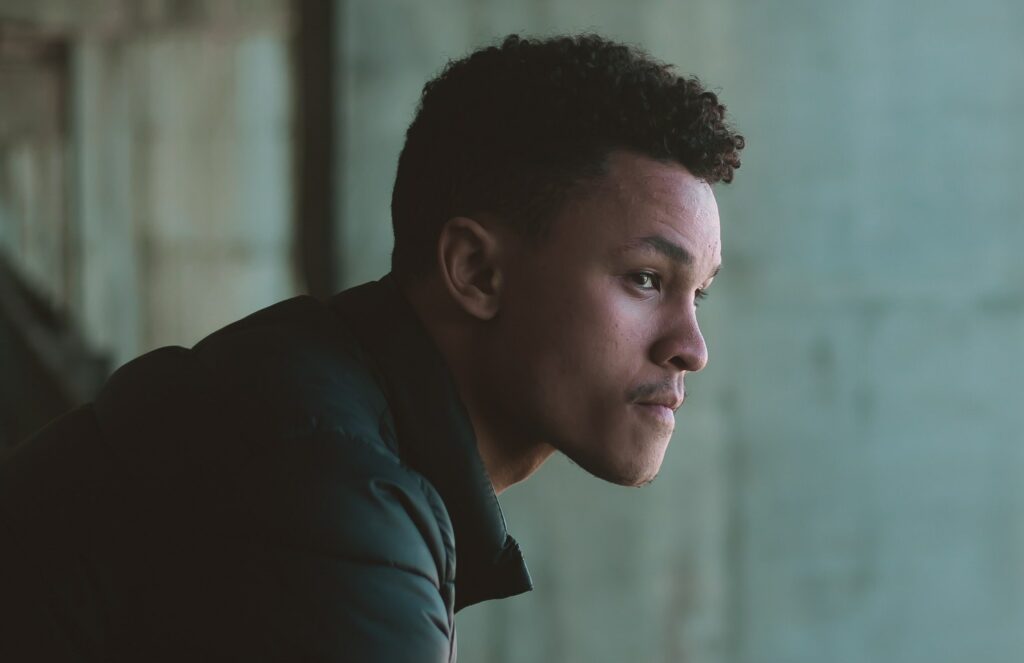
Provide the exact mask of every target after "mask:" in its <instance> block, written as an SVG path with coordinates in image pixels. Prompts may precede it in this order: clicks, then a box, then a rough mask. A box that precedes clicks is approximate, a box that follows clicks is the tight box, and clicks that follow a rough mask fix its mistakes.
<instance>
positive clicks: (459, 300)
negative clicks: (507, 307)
mask: <svg viewBox="0 0 1024 663" xmlns="http://www.w3.org/2000/svg"><path fill="white" fill-rule="evenodd" d="M499 249H500V241H499V238H498V237H497V236H496V235H495V234H494V232H492V230H491V229H490V228H489V227H487V226H485V225H483V224H481V223H480V222H479V221H477V220H476V219H471V218H468V217H464V216H457V217H453V218H451V219H448V221H446V222H445V224H444V226H442V227H441V235H440V237H439V238H438V240H437V263H438V266H439V268H440V276H441V282H442V283H443V284H444V286H445V289H446V290H447V291H448V294H449V295H451V297H452V299H454V300H455V303H456V304H457V305H458V306H459V308H461V309H462V310H464V311H465V312H466V313H468V314H469V315H471V316H473V317H474V318H478V319H480V320H490V319H491V318H493V317H494V316H495V315H497V313H498V307H499V300H500V297H501V286H502V273H501V266H500V264H499V261H498V258H499V255H498V254H499Z"/></svg>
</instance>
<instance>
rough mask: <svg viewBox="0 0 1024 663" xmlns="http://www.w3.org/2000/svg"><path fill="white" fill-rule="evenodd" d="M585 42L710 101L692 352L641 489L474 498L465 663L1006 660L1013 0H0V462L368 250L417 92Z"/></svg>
mask: <svg viewBox="0 0 1024 663" xmlns="http://www.w3.org/2000/svg"><path fill="white" fill-rule="evenodd" d="M585 30H586V31H597V32H600V33H603V34H605V35H607V36H610V37H613V38H616V39H619V40H623V41H626V42H629V43H633V44H638V45H641V46H643V47H644V48H645V49H646V50H648V51H649V52H650V53H652V54H653V55H654V56H655V57H657V58H659V59H662V60H665V61H668V62H671V63H674V64H675V65H676V66H677V67H678V69H679V71H680V72H684V73H695V74H697V75H699V76H700V77H701V78H702V79H703V80H704V81H705V82H706V83H707V84H708V85H709V86H711V87H712V88H713V89H715V90H717V91H719V92H720V94H721V97H722V99H723V100H724V101H725V103H726V104H727V105H728V106H729V108H730V110H731V112H732V114H733V117H734V118H735V121H736V123H737V125H738V126H739V127H740V129H741V130H742V132H743V133H744V134H745V135H746V136H747V139H748V145H749V147H748V149H747V150H746V152H745V153H744V159H743V167H742V168H741V170H740V171H739V172H738V174H737V178H736V182H735V183H734V184H733V185H729V186H720V187H719V188H718V196H719V201H720V206H721V210H722V222H723V228H722V232H723V241H724V260H725V268H724V270H723V272H722V274H721V276H720V277H719V279H718V280H717V282H716V286H715V287H714V289H713V291H712V294H711V297H710V299H709V300H708V301H707V302H706V303H705V304H704V306H703V307H702V308H701V312H702V316H703V325H704V331H705V334H706V336H707V339H708V343H709V346H710V352H711V362H710V364H709V366H708V368H707V369H706V370H705V371H704V372H703V373H701V374H700V375H698V376H695V377H694V378H693V379H691V380H689V381H688V386H689V387H690V388H691V393H690V397H689V398H688V400H687V406H686V407H685V408H684V409H683V410H681V414H680V417H679V422H678V426H677V433H676V437H675V440H674V441H673V445H672V447H671V448H670V450H669V454H668V457H667V459H666V462H665V465H664V467H663V469H662V472H661V475H660V477H659V478H658V480H657V481H656V482H655V483H654V484H653V485H651V486H649V487H646V488H643V489H640V490H632V489H625V488H619V487H614V486H610V485H607V484H604V483H601V482H599V481H596V480H594V479H592V478H591V477H589V476H587V475H586V474H585V473H583V472H582V471H581V470H579V469H578V468H576V467H574V466H572V465H571V464H570V463H569V462H568V461H565V460H563V459H561V458H556V459H554V460H552V461H551V462H550V463H549V464H548V465H547V466H545V467H544V468H543V469H542V470H541V471H540V472H539V473H538V474H537V475H536V476H535V477H534V478H533V479H531V480H530V481H529V482H527V483H525V484H522V485H520V486H516V487H514V488H512V489H511V490H509V491H508V492H507V493H506V494H505V495H503V497H502V503H503V506H504V509H505V515H506V519H507V521H508V525H509V529H510V531H511V532H512V533H513V534H514V535H515V536H516V537H517V538H518V539H519V540H520V542H521V543H522V545H523V548H524V551H525V553H526V556H527V561H528V563H529V564H530V568H531V570H532V573H533V575H534V580H535V582H536V585H537V589H536V590H535V591H534V592H532V593H530V594H527V595H524V596H520V597H516V598H513V599H509V600H506V601H498V602H492V603H489V604H483V605H481V606H477V607H474V608H469V609H467V610H465V611H464V612H462V613H460V614H459V618H458V627H459V650H460V652H459V653H460V660H462V661H467V662H473V661H481V662H485V663H513V662H516V663H519V662H527V661H531V662H533V661H552V662H566V663H576V662H578V663H583V662H587V663H594V662H611V661H616V662H621V661H629V662H634V661H636V662H647V661H651V662H686V663H773V662H778V663H820V662H821V661H829V662H831V663H847V662H849V663H854V662H858V663H859V662H863V661H872V662H873V663H883V662H885V663H889V662H892V663H896V662H898V663H926V662H927V663H962V662H964V661H972V662H984V663H1006V662H1012V661H1021V660H1024V481H1022V478H1024V439H1022V438H1024V398H1022V396H1024V380H1022V374H1024V260H1022V258H1021V254H1022V252H1024V224H1022V223H1021V221H1022V217H1024V184H1022V182H1024V158H1022V154H1021V152H1022V147H1024V38H1022V35H1024V3H1021V2H1019V0H976V1H975V2H970V3H967V2H952V1H946V0H933V1H931V2H928V1H925V0H920V1H916V2H913V1H910V0H895V1H893V0H886V1H883V0H858V1H856V2H849V1H844V0H762V1H754V0H633V2H630V3H627V2H623V1H621V0H618V1H611V0H589V1H583V0H577V1H572V0H429V1H428V0H309V1H301V2H286V1H285V0H250V1H243V0H233V1H232V0H223V1H209V2H201V1H198V0H189V1H184V0H181V1H171V0H142V1H134V2H133V1H129V0H79V1H75V0H34V1H32V0H24V1H15V0H0V445H3V444H12V443H14V442H16V441H17V440H19V439H21V438H22V437H24V436H25V435H26V434H28V433H29V432H31V431H32V430H33V429H35V428H36V427H38V426H39V425H41V424H42V423H44V422H45V421H46V420H47V419H48V418H49V417H51V416H53V415H54V414H57V413H59V412H61V411H63V410H64V409H66V408H68V407H71V406H72V405H75V404H76V403H79V402H82V401H84V400H87V399H89V398H90V397H91V394H92V393H93V392H94V391H95V389H96V387H97V385H98V384H99V383H100V382H101V381H102V380H103V379H104V377H105V376H106V375H107V374H108V373H109V372H110V371H111V370H112V369H113V368H116V367H117V366H118V365H120V364H121V363H123V362H125V361H127V360H128V359H130V358H132V357H134V356H136V355H137V354H139V353H141V352H144V351H146V350H149V349H151V348H154V347H157V346H159V345H164V344H180V345H190V344H192V343H194V342H196V341H197V340H198V339H200V338H201V337H203V336H204V335H205V334H206V333H208V332H209V331H211V330H213V329H215V328H217V327H218V326H221V325H223V324H225V323H227V322H230V321H232V320H234V319H236V318H238V317H240V316H242V315H245V314H247V313H249V312H251V311H253V310H255V309H257V308H259V307H262V306H264V305H267V304H270V303H273V302H275V301H277V300H279V299H282V298H285V297H288V296H291V295H293V294H297V293H300V292H312V293H314V294H318V295H325V294H328V293H330V292H333V291H335V290H338V289H341V288H344V287H346V286H349V285H354V284H357V283H360V282H363V281H366V280H369V279H374V278H377V277H379V276H381V275H383V274H384V273H385V272H386V271H387V270H388V261H389V252H390V248H391V228H390V217H389V200H390V191H391V185H392V182H393V178H394V172H395V165H396V159H397V155H398V152H399V150H400V148H401V145H402V140H403V133H404V130H405V128H406V126H407V125H408V123H409V121H410V120H411V117H412V113H413V110H414V108H415V103H416V100H417V97H418V94H419V91H420V88H421V87H422V85H423V83H424V82H425V81H426V80H427V79H428V78H430V77H431V76H433V75H434V74H435V73H437V72H438V71H439V69H440V68H441V67H442V66H443V65H444V63H445V61H446V60H447V59H448V58H453V57H458V56H461V55H463V54H465V53H466V52H467V51H469V50H471V49H472V48H474V47H476V46H479V45H483V44H486V43H490V42H493V41H495V40H496V39H498V38H499V37H501V36H503V35H505V34H507V33H509V32H521V33H529V34H534V35H549V34H553V33H559V32H579V31H585Z"/></svg>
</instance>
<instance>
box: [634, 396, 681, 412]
mask: <svg viewBox="0 0 1024 663" xmlns="http://www.w3.org/2000/svg"><path fill="white" fill-rule="evenodd" d="M640 404H641V405H661V406H662V407H667V408H669V409H670V410H672V411H673V412H674V411H676V410H678V409H679V408H680V407H682V405H683V397H682V396H676V395H675V394H667V395H665V396H659V397H657V398H651V399H648V400H645V401H640Z"/></svg>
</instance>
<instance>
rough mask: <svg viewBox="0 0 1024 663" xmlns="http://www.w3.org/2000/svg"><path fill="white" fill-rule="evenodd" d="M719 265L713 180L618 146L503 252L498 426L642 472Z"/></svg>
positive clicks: (606, 465)
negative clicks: (532, 235) (535, 240)
mask: <svg viewBox="0 0 1024 663" xmlns="http://www.w3.org/2000/svg"><path fill="white" fill-rule="evenodd" d="M720 263H721V240H720V236H719V221H718V207H717V205H716V203H715V198H714V195H713V194H712V191H711V187H710V186H709V185H708V184H707V183H706V182H704V181H703V180H699V179H697V178H695V177H694V176H693V175H691V174H690V173H689V172H688V171H687V170H686V169H685V168H683V167H682V166H680V165H678V164H667V163H661V162H658V161H655V160H652V159H649V158H646V157H642V156H639V155H636V154H633V153H630V152H623V151H617V152H613V153H612V154H611V155H610V157H609V159H608V172H607V175H605V176H603V177H601V178H598V179H597V180H594V181H592V182H589V183H587V184H585V185H584V186H583V187H582V188H581V189H580V191H579V192H578V193H577V194H576V195H575V196H574V197H573V198H572V199H571V200H570V201H569V202H568V203H567V204H566V206H565V207H564V209H563V210H562V211H561V212H560V214H559V215H558V216H557V218H556V219H555V220H554V221H553V223H552V226H551V228H550V231H549V234H548V236H547V237H545V238H544V239H543V240H542V241H541V242H540V243H539V245H537V246H531V245H529V244H525V243H517V244H514V245H513V246H512V248H510V249H509V251H508V252H507V254H506V259H505V260H504V265H503V269H504V276H505V283H504V286H503V295H502V302H501V308H500V311H499V313H498V316H497V318H496V319H495V323H496V324H495V327H494V331H495V334H494V336H493V337H492V345H491V347H490V350H491V354H492V357H493V358H494V359H495V360H496V361H495V362H494V364H492V365H491V366H492V368H494V369H496V373H495V374H493V375H491V376H490V378H491V382H492V384H493V383H495V382H497V384H498V389H497V394H496V395H495V397H494V399H493V401H492V402H491V404H490V406H491V411H492V413H493V414H494V415H495V416H496V417H497V421H496V422H495V423H497V425H498V426H500V427H501V428H502V429H504V430H508V431H512V432H514V434H515V435H517V436H518V437H520V438H521V439H525V440H529V441H535V442H545V443H548V444H550V445H552V446H553V447H555V448H556V449H558V450H560V451H562V452H563V453H565V454H566V455H567V456H569V457H570V458H571V459H573V460H574V461H575V462H576V463H578V464H579V465H581V466H582V467H583V468H584V469H586V470H587V471H589V472H591V473H592V474H594V475H596V476H599V477H601V478H604V479H607V480H609V481H613V482H615V483H619V484H625V485H640V484H643V483H646V482H649V481H651V480H652V479H653V478H654V477H655V475H656V474H657V472H658V469H659V468H660V466H661V462H662V459H663V458H664V454H665V449H666V447H667V446H668V442H669V438H670V437H671V434H672V430H673V428H674V425H675V418H674V413H673V411H674V410H675V409H676V408H678V407H679V405H681V404H682V399H683V394H684V391H683V379H684V376H685V374H686V373H687V372H690V371H699V370H700V369H701V368H703V367H704V364H705V363H707V357H708V353H707V346H706V345H705V343H704V338H703V336H702V335H701V332H700V329H699V328H698V325H697V310H696V309H697V300H698V299H699V298H700V296H701V295H702V293H703V291H704V290H705V289H706V288H707V287H708V286H709V285H710V284H711V280H712V279H713V278H714V275H715V273H716V272H717V270H718V267H719V265H720ZM488 363H490V362H488Z"/></svg>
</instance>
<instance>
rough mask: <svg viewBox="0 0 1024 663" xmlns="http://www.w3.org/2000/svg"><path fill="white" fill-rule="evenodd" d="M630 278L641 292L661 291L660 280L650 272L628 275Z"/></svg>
mask: <svg viewBox="0 0 1024 663" xmlns="http://www.w3.org/2000/svg"><path fill="white" fill-rule="evenodd" d="M630 278H631V279H632V280H633V283H634V284H635V285H637V286H639V287H640V289H641V290H661V279H660V278H659V277H658V275H657V274H654V273H652V272H637V273H635V274H630Z"/></svg>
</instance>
